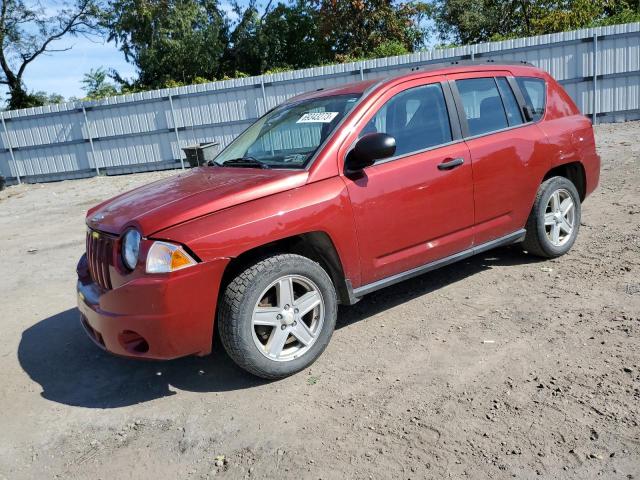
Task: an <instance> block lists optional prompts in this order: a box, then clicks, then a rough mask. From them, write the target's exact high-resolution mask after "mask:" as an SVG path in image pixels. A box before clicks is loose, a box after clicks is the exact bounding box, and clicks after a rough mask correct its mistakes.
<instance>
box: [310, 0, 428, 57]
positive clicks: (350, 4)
mask: <svg viewBox="0 0 640 480" xmlns="http://www.w3.org/2000/svg"><path fill="white" fill-rule="evenodd" d="M311 1H312V2H314V3H315V4H316V5H317V6H318V22H319V28H320V33H321V34H322V35H323V37H324V40H325V41H326V43H327V45H328V46H329V48H330V51H331V54H330V55H329V56H332V57H334V58H335V59H337V60H350V59H357V58H364V57H368V56H370V55H371V53H372V52H373V51H374V50H375V49H376V48H377V47H379V46H380V45H382V44H384V43H386V42H394V43H397V44H401V45H403V46H404V47H405V49H406V50H407V51H414V50H415V49H416V48H418V47H420V46H421V45H422V44H423V42H424V40H425V36H426V31H425V30H424V29H423V28H421V27H420V22H421V20H422V19H423V18H424V17H426V16H427V15H428V14H429V13H430V12H431V7H430V5H429V4H426V3H421V2H419V1H418V2H411V3H399V4H398V3H396V2H393V1H392V0H311Z"/></svg>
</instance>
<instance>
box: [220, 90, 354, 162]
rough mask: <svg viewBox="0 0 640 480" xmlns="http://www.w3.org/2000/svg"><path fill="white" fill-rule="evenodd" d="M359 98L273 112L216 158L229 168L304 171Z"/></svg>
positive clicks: (305, 102)
mask: <svg viewBox="0 0 640 480" xmlns="http://www.w3.org/2000/svg"><path fill="white" fill-rule="evenodd" d="M359 98H360V94H349V95H336V96H331V97H319V98H313V99H309V100H303V101H301V102H298V103H294V104H290V105H283V106H281V107H278V108H276V109H275V110H272V111H271V112H269V113H267V114H266V115H265V116H263V117H262V118H260V119H259V120H258V121H257V122H256V123H254V124H253V125H251V126H250V127H249V128H248V129H246V130H245V131H244V132H243V133H242V134H241V135H240V136H238V137H237V138H236V139H235V140H234V141H233V142H231V143H230V144H229V146H227V148H225V149H224V150H223V151H222V152H221V153H220V154H219V155H218V156H217V157H216V158H215V160H214V161H215V163H216V164H217V165H224V166H226V167H234V166H237V167H251V166H256V167H263V168H304V167H305V166H306V165H307V163H308V162H309V161H310V160H311V158H312V157H313V155H314V154H315V153H316V151H317V150H318V148H319V147H320V145H321V144H322V143H323V142H324V141H325V140H326V139H327V138H328V137H329V135H330V134H331V133H332V132H333V130H334V129H335V127H336V125H337V124H338V123H339V122H340V120H342V118H344V116H345V115H346V114H347V113H348V112H349V111H350V110H351V109H352V108H353V106H354V105H355V104H356V102H357V101H358V99H359Z"/></svg>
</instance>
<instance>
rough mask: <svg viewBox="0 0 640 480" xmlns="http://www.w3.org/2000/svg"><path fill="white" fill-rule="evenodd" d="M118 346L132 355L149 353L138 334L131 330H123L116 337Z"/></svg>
mask: <svg viewBox="0 0 640 480" xmlns="http://www.w3.org/2000/svg"><path fill="white" fill-rule="evenodd" d="M118 340H119V341H120V344H121V345H122V346H123V347H124V348H125V349H126V350H127V351H128V352H132V353H147V352H148V351H149V344H148V343H147V341H146V340H145V339H144V337H143V336H142V335H140V334H139V333H136V332H133V331H131V330H125V331H123V332H121V333H120V335H118Z"/></svg>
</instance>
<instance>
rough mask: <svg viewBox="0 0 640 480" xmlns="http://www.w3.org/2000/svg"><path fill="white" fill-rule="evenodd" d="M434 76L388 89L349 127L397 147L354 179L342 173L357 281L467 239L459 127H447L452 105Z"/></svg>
mask: <svg viewBox="0 0 640 480" xmlns="http://www.w3.org/2000/svg"><path fill="white" fill-rule="evenodd" d="M441 80H443V79H442V78H441V77H429V78H427V79H421V80H413V81H411V82H406V83H404V84H401V85H399V86H396V87H393V88H392V89H390V90H389V91H388V92H386V94H384V95H383V96H382V97H381V98H380V99H379V100H378V102H377V103H376V104H374V106H373V107H372V109H371V110H370V111H369V112H368V113H367V114H366V115H365V116H364V117H363V119H362V122H361V123H360V126H359V127H358V128H357V129H356V132H355V133H354V137H355V135H357V136H358V137H360V136H362V135H365V134H367V133H372V132H383V133H387V134H389V135H392V136H393V137H394V138H395V139H396V145H397V147H396V153H395V155H394V156H393V157H392V158H389V159H384V160H381V161H379V162H377V163H376V164H375V165H373V166H371V167H368V168H366V169H365V170H364V173H363V174H362V176H360V177H359V178H356V177H348V176H345V177H344V180H345V182H346V184H347V189H348V191H349V196H350V198H351V203H352V206H353V214H354V218H355V222H356V228H357V232H358V241H359V249H360V255H361V258H360V261H361V271H362V284H363V285H364V284H367V283H371V282H374V281H376V280H379V279H382V278H384V277H388V276H390V275H394V274H397V273H401V272H404V271H407V270H410V269H412V268H415V267H417V266H420V265H423V264H426V263H429V262H432V261H434V260H437V259H440V258H443V257H446V256H449V255H451V254H453V253H457V252H459V251H462V250H465V249H468V248H470V247H471V246H472V244H473V235H472V227H473V224H474V209H473V179H472V174H471V158H470V155H469V150H468V148H467V146H466V144H465V143H464V142H463V141H462V140H461V138H460V134H459V129H457V130H456V128H454V129H453V132H452V127H451V124H450V120H449V118H450V117H449V111H450V110H451V109H452V107H453V105H452V101H451V97H450V94H449V93H448V90H446V89H448V88H449V87H448V85H446V84H444V85H443V84H442V83H441ZM445 92H446V93H445ZM451 114H452V115H456V113H455V112H454V111H451ZM352 141H355V138H352V140H349V141H348V142H352ZM342 158H344V157H342Z"/></svg>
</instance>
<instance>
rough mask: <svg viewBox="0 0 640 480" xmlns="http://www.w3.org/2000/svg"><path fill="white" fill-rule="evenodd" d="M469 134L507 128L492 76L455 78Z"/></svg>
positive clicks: (502, 107)
mask: <svg viewBox="0 0 640 480" xmlns="http://www.w3.org/2000/svg"><path fill="white" fill-rule="evenodd" d="M456 86H457V87H458V92H459V93H460V98H461V100H462V106H463V108H464V113H465V116H466V117H467V125H468V126H469V135H470V136H472V137H473V136H475V135H482V134H484V133H488V132H494V131H496V130H501V129H503V128H507V127H508V126H509V123H508V121H507V115H506V113H505V110H504V106H503V105H502V99H501V98H500V92H498V87H497V85H496V82H495V80H494V79H493V78H470V79H467V80H456Z"/></svg>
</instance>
